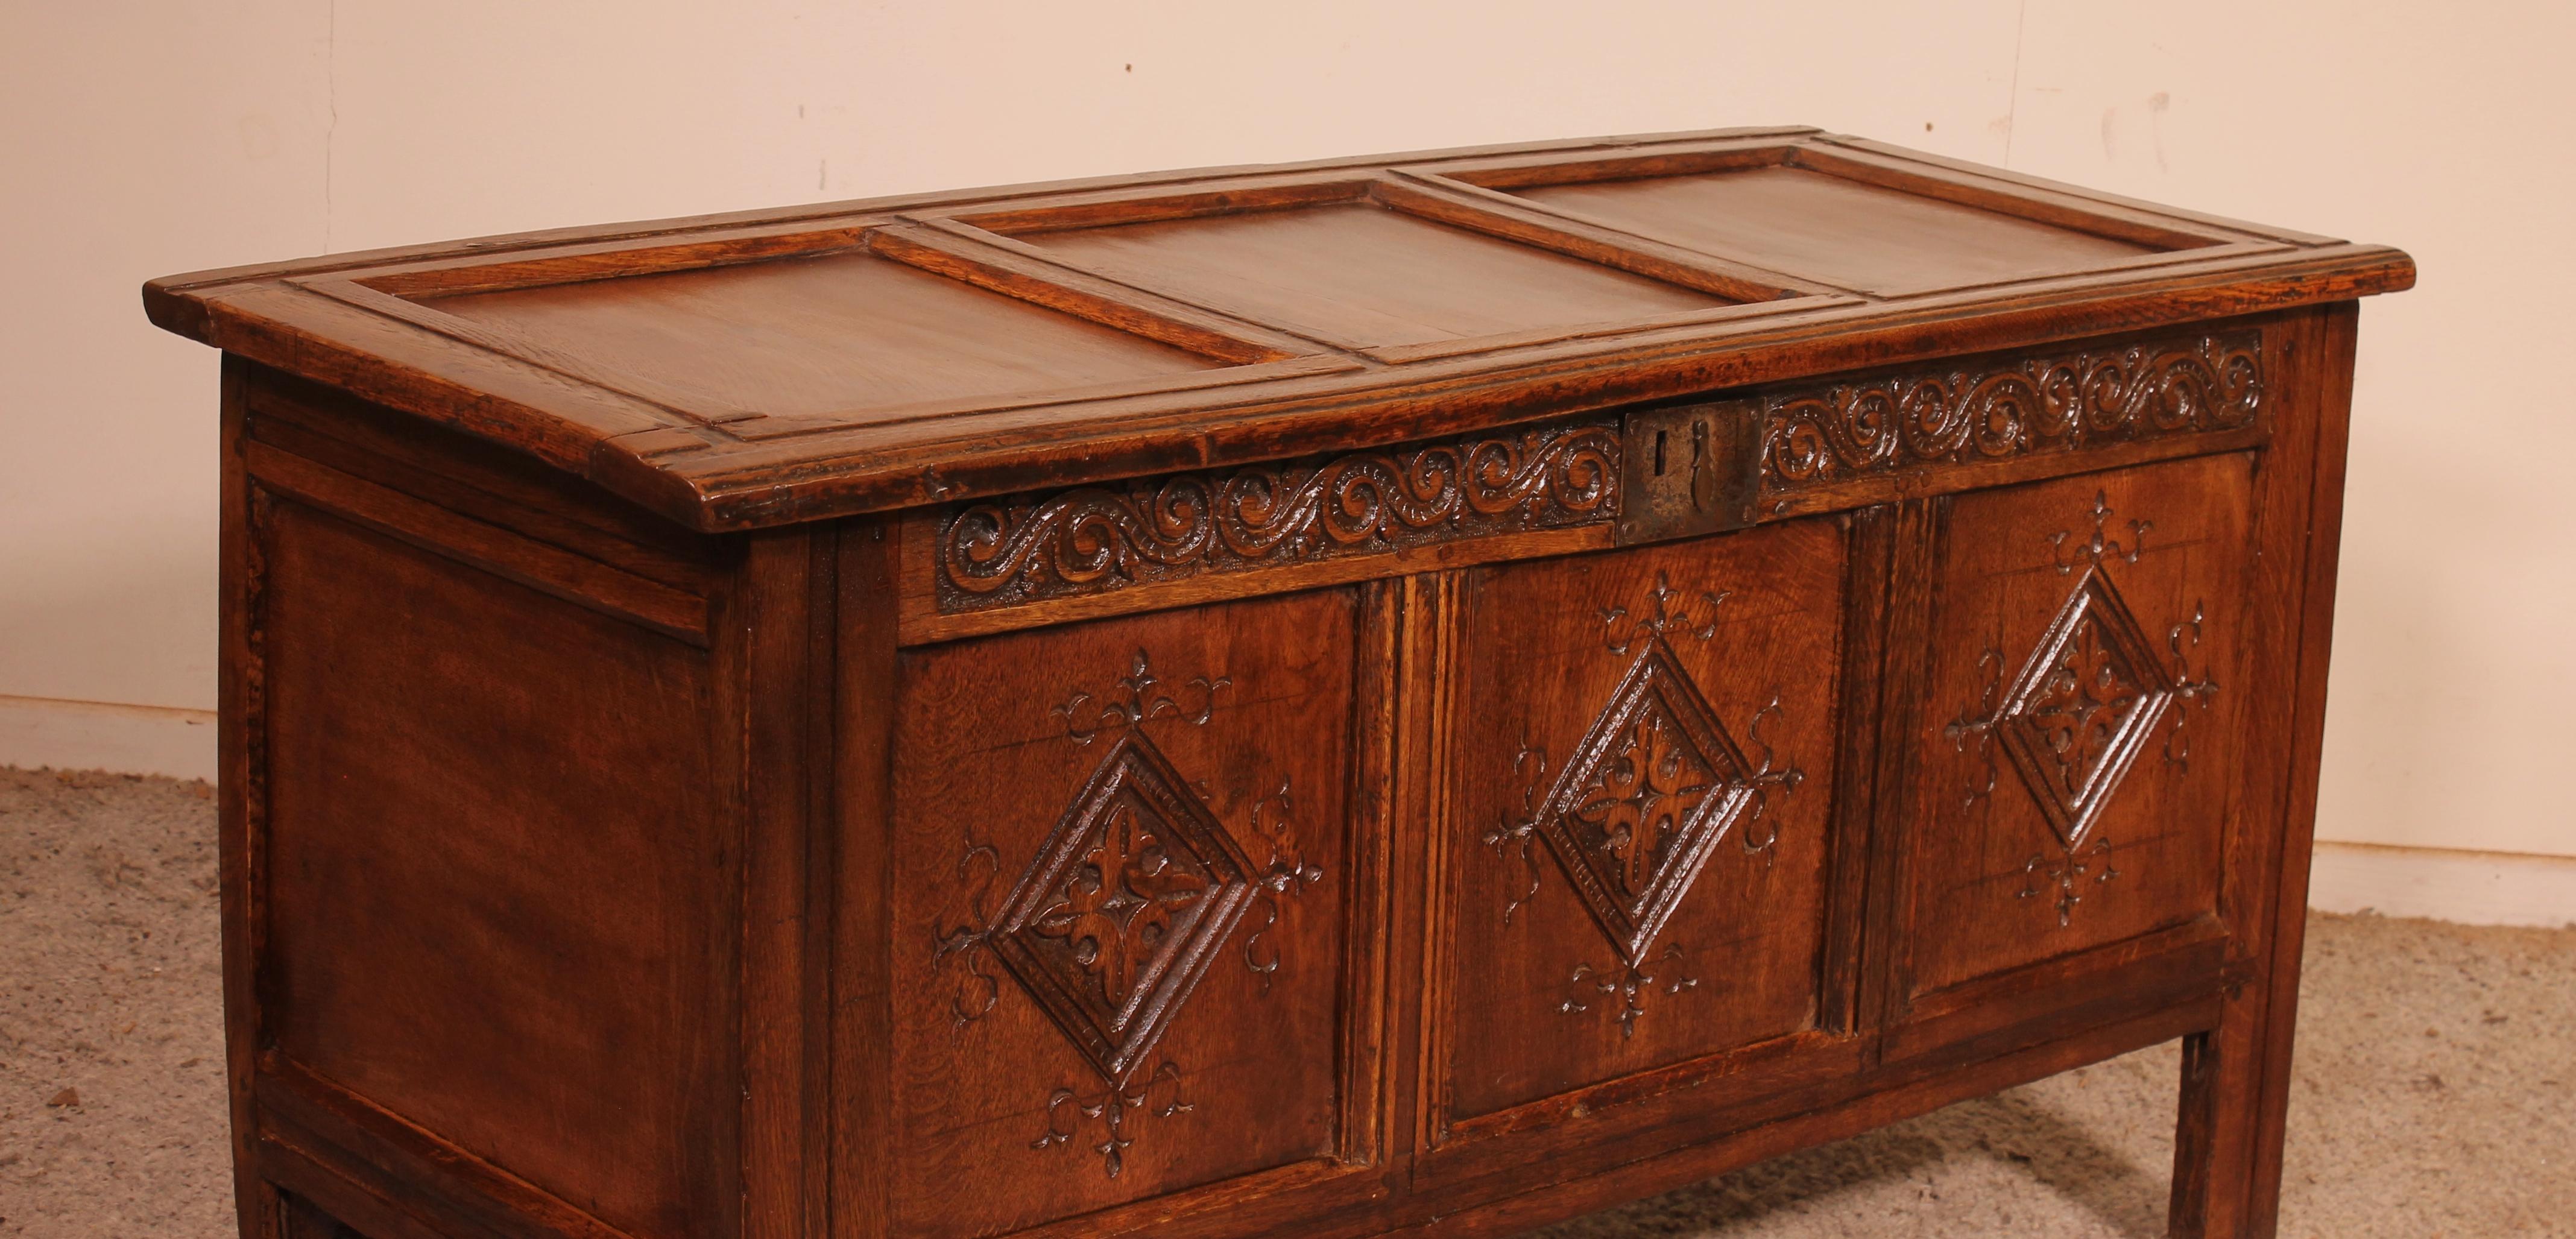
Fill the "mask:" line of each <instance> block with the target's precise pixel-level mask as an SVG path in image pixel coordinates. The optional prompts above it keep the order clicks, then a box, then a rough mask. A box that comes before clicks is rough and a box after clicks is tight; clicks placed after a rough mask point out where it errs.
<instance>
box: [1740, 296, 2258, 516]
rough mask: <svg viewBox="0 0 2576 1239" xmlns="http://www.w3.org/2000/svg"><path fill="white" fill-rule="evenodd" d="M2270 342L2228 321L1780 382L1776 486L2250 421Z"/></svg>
mask: <svg viewBox="0 0 2576 1239" xmlns="http://www.w3.org/2000/svg"><path fill="white" fill-rule="evenodd" d="M2262 344H2263V337H2262V335H2261V333H2259V332H2254V331H2240V332H2228V333H2223V334H2214V335H2203V336H2196V337H2188V338H2176V339H2167V340H2154V341H2148V342H2145V343H2140V344H2134V345H2129V346H2125V347H2120V348H2109V349H2089V350H2085V351H2081V352H2073V353H2063V354H2058V355H2054V356H2051V355H2046V354H2032V355H2024V356H2019V357H2013V358H2006V359H2001V360H1996V361H1992V362H1989V363H1987V364H1984V365H1982V366H1973V367H1960V368H1953V369H1946V370H1933V371H1923V370H1913V371H1904V372H1898V373H1893V374H1887V375H1882V376H1878V377H1875V378H1868V379H1862V380H1858V381H1849V382H1838V383H1832V384H1826V385H1818V386H1812V387H1803V388H1793V389H1789V390H1784V391H1778V392H1774V393H1772V394H1770V395H1768V396H1765V397H1764V398H1763V401H1762V409H1763V426H1764V431H1763V434H1764V448H1763V471H1762V472H1763V488H1764V489H1765V490H1769V491H1783V490H1795V489H1801V488H1805V487H1810V486H1822V485H1827V484H1831V483H1835V482H1843V481H1849V480H1851V479H1854V478H1859V477H1865V476H1869V475H1871V474H1877V473H1885V472H1891V471H1894V470H1900V469H1910V468H1917V467H1921V466H1927V465H1942V464H1962V463H1968V462H1972V461H1978V460H1994V459H2001V458H2004V457H2010V456H2028V455H2034V454H2039V453H2047V452H2062V451H2078V450H2082V449H2084V448H2088V447H2096V446H2103V445H2108V444H2113V443H2124V442H2137V441H2143V440H2148V439H2157V438H2163V437H2166V436H2169V435H2179V434H2191V433H2198V432H2207V431H2218V430H2236V429H2241V428H2244V427H2248V426H2251V425H2253V424H2254V422H2255V418H2256V417H2257V415H2258V414H2260V412H2261V411H2262V402H2263V387H2264V380H2263V349H2262Z"/></svg>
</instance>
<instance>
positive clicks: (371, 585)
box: [145, 129, 2413, 1239]
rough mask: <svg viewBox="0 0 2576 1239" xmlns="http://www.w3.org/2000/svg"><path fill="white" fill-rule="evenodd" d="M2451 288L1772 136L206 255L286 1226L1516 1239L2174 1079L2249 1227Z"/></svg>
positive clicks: (1847, 144)
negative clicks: (2384, 445) (2323, 838)
mask: <svg viewBox="0 0 2576 1239" xmlns="http://www.w3.org/2000/svg"><path fill="white" fill-rule="evenodd" d="M2412 280H2413V266H2412V264H2411V263H2410V261H2409V260H2408V259H2407V257H2406V256H2405V255H2403V254H2401V253H2398V252H2396V251H2393V250H2389V249H2385V248H2380V247H2374V246H2365V245H2355V244H2348V243H2344V242H2339V241H2331V240H2326V239H2323V238H2319V237H2312V236H2306V235H2302V234H2299V233H2293V232H2287V231H2283V230H2280V229H2276V228H2268V227H2261V226H2257V225H2251V224H2245V223H2238V222H2232V221H2227V220H2220V219H2214V218H2210V217H2207V216H2202V215H2196V214H2190V213H2185V212H2180V211H2174V210H2168V209H2165V208H2161V207H2154V206H2149V205H2145V204H2141V203H2136V202H2131V201H2125V200H2121V199H2116V198H2111V197H2107V196H2104V195H2100V194H2095V193H2090V192H2086V191H2083V190H2078V189H2074V188H2070V187H2067V186H2063V185H2056V184H2051V183H2046V182H2041V181H2036V180H2032V179H2030V178H2026V177H2021V176H2016V175H2012V174H2009V173H2005V172H2001V171H1997V170H1994V169H1989V168H1980V167H1974V166H1970V165H1965V164H1960V163H1956V162H1952V161H1948V160H1943V159H1937V158H1933V157H1930V156H1925V155H1920V154H1915V153H1911V152H1907V151H1903V150H1898V149H1895V148H1891V147H1887V146H1882V145H1879V144H1876V143H1872V142H1866V141H1860V140H1857V139H1852V138H1847V137H1841V136H1836V135H1830V134H1824V133H1818V132H1814V131H1811V130H1804V129H1767V130H1738V131H1726V132H1717V133H1706V134H1687V135H1675V136H1663V137H1652V138H1637V139H1622V140H1615V141H1603V142H1581V143H1551V144H1539V145H1531V146H1517V147H1498V148H1490V149H1480V150H1468V151H1447V152H1434V153H1429V154H1419V155H1406V156H1391V157H1378V158H1370V159H1358V160H1337V161H1327V162H1322V163H1315V164H1308V165H1299V166H1294V167H1277V168H1243V169H1224V170H1217V171H1209V172H1199V173H1189V174H1166V175H1153V176H1139V177H1128V178H1121V179H1114V180H1102V181H1089V182H1079V183H1068V184H1058V185H1046V186H1036V187H1027V188H1016V189H1005V190H986V191H976V192H970V193H962V194H949V195H930V196H920V197H912V198H903V199H887V200H880V201H873V202H860V203H846V204H835V205H830V206H817V207H808V208H798V209H791V210H784V211H771V212H761V213H753V214H746V215H740V216H726V217H714V218H703V219H694V220H684V221H675V222H669V223H664V224H656V225H630V226H621V227H611V228H598V229H582V230H573V231H566V232H556V233H542V234H530V235H525V236H516V237H504V238H496V239H490V240H483V241H474V242H466V243H462V244H451V245H444V246H431V247H424V248H418V249H410V250H397V251H382V252H376V253H369V254H355V255H343V256H337V257H333V258H327V259H315V260H309V261H304V262H297V263H288V264H283V265H278V266H272V267H260V268H246V269H239V270H233V271H223V272H212V273H205V274H200V275H193V276H183V277H175V278H172V279H168V280H162V281H156V282H154V283H153V284H151V285H150V286H148V287H147V288H146V289H145V302H146V305H147V308H148V309H149V310H150V312H151V314H152V317H153V319H154V321H155V322H158V323H159V324H161V325H162V326H164V327H167V328H169V329H170V330H172V331H176V332H180V333H183V334H186V335H189V336H192V337H195V338H197V339H199V340H202V341H204V342H206V343H208V344H211V345H214V346H216V347H218V348H220V349H222V350H224V352H225V355H226V356H225V365H224V371H223V375H224V377H223V400H222V404H223V419H224V420H223V425H224V439H223V465H224V477H225V486H224V492H223V493H224V522H225V523H224V540H223V583H224V611H223V653H224V657H223V665H224V678H223V700H222V705H223V710H222V714H223V738H222V744H223V796H222V803H223V822H224V826H223V831H224V838H223V878H224V887H223V894H224V914H225V930H226V933H225V940H226V962H225V969H226V972H225V976H226V986H227V998H228V1004H227V1005H228V1012H229V1020H230V1047H231V1050H230V1052H231V1060H230V1079H231V1085H232V1093H233V1120H234V1140H235V1150H234V1151H235V1157H236V1161H237V1164H238V1167H239V1198H240V1205H241V1216H242V1225H243V1231H244V1234H245V1235H248V1236H258V1237H260V1239H272V1237H277V1236H284V1237H289V1239H309V1237H314V1236H338V1235H348V1234H363V1235H367V1236H371V1237H372V1239H430V1237H446V1239H466V1237H471V1239H537V1237H540V1236H547V1237H552V1236H581V1237H586V1239H672V1237H679V1236H727V1237H731V1236H746V1237H754V1239H786V1237H789V1236H826V1235H830V1236H852V1237H855V1236H894V1235H901V1236H934V1237H943V1239H945V1237H955V1239H967V1237H976V1236H999V1235H1047V1236H1057V1235H1077V1234H1079V1235H1092V1234H1127V1233H1150V1234H1154V1235H1171V1236H1237V1235H1265V1234H1301V1235H1336V1236H1359V1235H1372V1234H1379V1233H1384V1232H1389V1231H1395V1230H1404V1231H1406V1233H1414V1232H1417V1231H1418V1232H1421V1233H1440V1234H1462V1235H1465V1234H1478V1235H1481V1234H1499V1233H1505V1232H1510V1231H1513V1230H1516V1229H1520V1228H1524V1227H1528V1226H1534V1225H1538V1224H1541V1223H1544V1222H1547V1221H1550V1220H1553V1219H1555V1218H1558V1217H1563V1216H1567V1215H1570V1214H1572V1213H1576V1212H1580V1211H1582V1210H1585V1209H1588V1208H1594V1207H1598V1206H1599V1205H1602V1204H1605V1203H1608V1202H1611V1201H1613V1200H1617V1199H1620V1198H1625V1197H1631V1196H1636V1195H1641V1194H1645V1193H1649V1192H1653V1191H1657V1190H1661V1189H1664V1188H1667V1187H1671V1186H1675V1185H1678V1184H1681V1183H1684V1182H1687V1181H1690V1180H1693V1179H1696V1178H1700V1177H1703V1176H1706V1175H1710V1174H1712V1173H1716V1172H1719V1171H1722V1170H1725V1169H1728V1168H1731V1167H1734V1166H1738V1165H1742V1164H1744V1163H1747V1162H1750V1161H1753V1160H1756V1159H1759V1158H1762V1157H1766V1156H1769V1155H1772V1154H1776V1153H1779V1152H1783V1151H1786V1150H1789V1149H1792V1148H1795V1147H1799V1146H1802V1145H1808V1144H1813V1143H1817V1142H1820V1141H1824V1140H1829V1139H1833V1138H1837V1137H1840V1136H1844V1135H1848V1134H1851V1133H1854V1132H1858V1131H1861V1130H1864V1129H1866V1128H1869V1127H1872V1126H1875V1125H1878V1124H1882V1123H1886V1122H1889V1121H1892V1120H1895V1119H1897V1118H1901V1117H1904V1116H1907V1115H1911V1114H1915V1113H1918V1112H1921V1111H1924V1110H1927V1109H1930V1108H1932V1107H1936V1106H1939V1105H1942V1104H1945V1103H1947V1102H1950V1101H1953V1100H1957V1099H1960V1098H1964V1097H1968V1096H1972V1095H1976V1094H1980V1093H1986V1092H1990V1091H1993V1090H1996V1089H1999V1088H2003V1087H2006V1086H2009V1085H2012V1084H2016V1083H2019V1082H2022V1081H2025V1080H2029V1079H2032V1078H2034V1077H2037V1076H2041V1075H2044V1074H2047V1073H2050V1072H2055V1071H2059V1070H2063V1069H2065V1068H2068V1067H2072V1066H2076V1065H2079V1064H2082V1063H2086V1062H2089V1061H2093V1060H2097V1059H2101V1058H2104V1057H2108V1056H2110V1055H2115V1054H2119V1053H2123V1052H2126V1051H2129V1050H2133V1049H2136V1048H2139V1047H2141V1046H2145V1045H2149V1044H2152V1043H2155V1042H2159V1041H2163V1040H2167V1039H2172V1038H2182V1039H2184V1044H2185V1053H2184V1070H2183V1076H2182V1079H2181V1080H2180V1082H2179V1096H2180V1126H2179V1129H2178V1130H2179V1132H2180V1140H2179V1158H2178V1164H2177V1167H2176V1176H2175V1189H2174V1215H2173V1216H2174V1223H2173V1224H2174V1229H2175V1232H2176V1233H2177V1234H2184V1235H2227V1236H2249V1235H2268V1234H2270V1233H2271V1230H2272V1225H2273V1200H2274V1196H2275V1194H2276V1187H2277V1183H2278V1179H2279V1174H2280V1149H2281V1138H2282V1116H2283V1112H2284V1108H2285V1105H2286V1089H2287V1080H2288V1075H2287V1064H2288V1062H2289V1058H2290V1048H2291V1028H2292V1022H2293V1006H2294V1003H2295V999H2296V995H2297V972H2298V960H2299V948H2300V934H2301V923H2302V914H2303V905H2304V891H2305V883H2306V873H2307V863H2308V852H2309V835H2310V827H2311V820H2312V816H2313V809H2314V793H2315V786H2316V769H2317V754H2318V744H2319V736H2320V730H2321V724H2322V711H2323V706H2324V693H2325V683H2326V656H2327V638H2328V636H2329V631H2330V621H2331V616H2332V604H2333V586H2334V564H2335V546H2336V537H2337V530H2338V522H2339V513H2340V491H2341V477H2342V461H2343V454H2344V442H2345V430H2346V413H2347V406H2348V403H2349V401H2348V396H2349V392H2350V384H2351V376H2352V363H2353V346H2354V315H2355V310H2354V306H2355V300H2356V299H2357V298H2359V297H2361V296H2363V295H2366V294H2370V293H2376V292H2383V291H2389V290H2393V289H2400V288H2403V287H2406V286H2407V285H2408V284H2409V283H2411V282H2412Z"/></svg>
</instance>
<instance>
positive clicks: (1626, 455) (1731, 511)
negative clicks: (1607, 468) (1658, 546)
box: [1618, 400, 1762, 543]
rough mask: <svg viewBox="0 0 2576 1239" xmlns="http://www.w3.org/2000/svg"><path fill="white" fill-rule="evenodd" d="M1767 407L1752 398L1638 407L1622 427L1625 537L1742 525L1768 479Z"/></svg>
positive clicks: (1653, 537) (1648, 538)
mask: <svg viewBox="0 0 2576 1239" xmlns="http://www.w3.org/2000/svg"><path fill="white" fill-rule="evenodd" d="M1760 414H1761V409H1760V406H1759V405H1757V404H1756V403H1755V402H1753V401H1750V400H1716V401H1707V402H1703V403H1699V404H1680V405H1666V406H1663V407H1660V408H1651V409H1637V410H1635V411H1632V412H1630V413H1629V414H1628V416H1627V420H1626V423H1625V425H1624V426H1623V427H1622V429H1621V443H1620V458H1621V459H1620V483H1621V486H1620V491H1621V496H1622V497H1621V501H1620V504H1619V524H1618V540H1619V541H1620V542H1621V543H1631V542H1659V541H1662V540H1664V539H1667V538H1687V537H1691V536H1693V535H1696V534H1704V533H1716V532H1718V531H1721V530H1727V529H1742V528H1744V527H1745V526H1747V525H1750V524H1752V523H1753V521H1754V515H1755V504H1756V502H1757V500H1758V499H1759V497H1760V490H1761V483H1762V436H1761V420H1760Z"/></svg>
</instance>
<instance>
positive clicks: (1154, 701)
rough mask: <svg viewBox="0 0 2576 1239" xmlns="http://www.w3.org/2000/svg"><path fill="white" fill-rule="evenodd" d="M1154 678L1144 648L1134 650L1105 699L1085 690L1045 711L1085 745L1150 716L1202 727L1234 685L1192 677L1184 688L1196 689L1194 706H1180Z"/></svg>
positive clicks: (1224, 678)
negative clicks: (1222, 694) (1129, 666)
mask: <svg viewBox="0 0 2576 1239" xmlns="http://www.w3.org/2000/svg"><path fill="white" fill-rule="evenodd" d="M1161 685H1162V681H1161V680H1159V679H1157V678H1155V675H1154V666H1153V662H1152V660H1150V659H1148V658H1147V657H1146V656H1145V651H1143V650H1138V651H1136V659H1135V665H1134V668H1133V669H1132V670H1130V671H1129V672H1128V673H1127V674H1126V675H1123V676H1120V677H1119V679H1118V693H1117V694H1116V695H1114V696H1111V697H1109V698H1106V699H1101V698H1095V697H1093V696H1092V695H1091V694H1089V693H1075V694H1074V695H1073V697H1072V698H1071V699H1070V700H1068V701H1066V702H1065V703H1064V704H1063V705H1060V706H1056V707H1054V708H1053V709H1051V710H1049V711H1048V713H1049V714H1051V715H1053V716H1055V717H1056V718H1058V719H1061V720H1063V721H1064V734H1066V735H1068V736H1071V737H1072V738H1073V742H1074V743H1076V744H1089V743H1091V742H1092V741H1093V740H1096V739H1098V738H1099V737H1100V733H1101V732H1103V731H1106V730H1111V729H1114V728H1119V727H1136V726H1140V725H1142V724H1144V723H1146V722H1149V721H1151V720H1153V719H1158V718H1163V717H1165V716H1177V717H1179V718H1180V719H1181V720H1182V721H1183V722H1186V723H1189V724H1190V725H1191V726H1194V727H1205V726H1207V721H1208V719H1209V718H1211V717H1213V716H1214V715H1215V713H1216V695H1217V694H1218V693H1219V692H1221V691H1223V690H1225V689H1228V688H1232V687H1233V686H1234V677H1232V676H1218V677H1216V678H1215V679H1210V678H1208V677H1206V676H1203V675H1200V676H1192V677H1190V680H1189V682H1188V683H1187V684H1184V685H1182V688H1183V690H1184V691H1187V690H1190V689H1196V690H1198V707H1197V708H1196V709H1192V708H1191V707H1189V706H1186V705H1183V704H1182V703H1181V699H1180V698H1178V697H1175V696H1173V695H1172V694H1170V693H1167V692H1164V691H1163V690H1162V687H1161Z"/></svg>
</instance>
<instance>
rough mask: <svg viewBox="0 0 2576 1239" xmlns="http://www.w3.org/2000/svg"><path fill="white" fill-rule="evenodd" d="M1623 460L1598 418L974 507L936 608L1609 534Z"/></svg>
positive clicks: (948, 558)
mask: <svg viewBox="0 0 2576 1239" xmlns="http://www.w3.org/2000/svg"><path fill="white" fill-rule="evenodd" d="M1619 450H1620V438H1619V423H1618V421H1617V420H1616V419H1615V418H1593V419H1586V420H1581V421H1575V422H1566V423H1557V424H1554V425H1550V426H1546V427H1542V428H1538V429H1532V430H1524V431H1517V432H1497V433H1493V434H1487V435H1479V436H1473V437H1469V438H1461V439H1452V440H1445V441H1441V442H1436V443H1427V444H1416V445H1411V446H1405V447H1395V448H1385V449H1379V450H1373V451H1365V452H1352V453H1348V454H1345V455H1339V456H1328V457H1317V458H1309V459H1306V460H1300V461H1287V462H1279V463H1271V464H1261V465H1252V466H1248V467H1245V468H1241V469H1231V470H1211V471H1206V472H1197V473H1175V474H1169V475H1165V476H1162V477H1151V478H1138V479H1134V480H1131V481H1126V482H1120V483H1115V484H1111V485H1105V486H1084V487H1077V488H1074V489H1071V490H1066V491H1061V492H1058V493H1056V494H1053V495H1043V496H1034V497H1031V496H1023V497H1018V498H1013V499H1006V500H996V501H992V502H986V503H975V504H968V505H964V506H961V507H959V508H956V509H954V510H952V511H951V512H950V513H948V515H947V516H946V518H945V519H944V520H943V521H942V522H941V524H940V527H939V534H938V552H939V567H938V577H937V593H938V601H939V607H940V610H942V611H944V612H949V613H955V612H962V611H977V610H984V609H988V608H993V607H1004V606H1013V605H1018V604H1022V603H1029V602H1041V601H1045V600H1048V599H1053V598H1064V597H1073V596H1078V595H1084V594H1100V593H1108V592H1112V591H1115V590H1119V589H1125V588H1128V587H1130V586H1135V585H1144V584H1154V583H1161V582H1168V581H1177V580H1185V579H1187V578H1190V577H1195V576H1199V575H1202V574H1205V573H1224V572H1240V571H1247V570H1251V569H1256V568H1267V567H1277V566H1281V565H1288V564H1299V563H1311V562H1316V561H1320V560H1327V559H1335V558H1341V557H1345V556H1352V555H1370V554H1383V553H1387V552H1392V551H1398V550H1404V549H1407V548H1410V547H1416V546H1424V545H1429V544H1433V543H1439V542H1449V541H1455V540H1457V539H1461V538H1474V537H1484V536H1489V535H1494V534H1508V533H1522V532H1528V531H1532V530H1544V529H1563V528H1570V527H1573V526H1579V525H1591V524H1605V523H1608V522H1609V521H1611V520H1613V519H1614V518H1616V517H1617V516H1618V514H1619V478H1620V473H1619Z"/></svg>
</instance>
